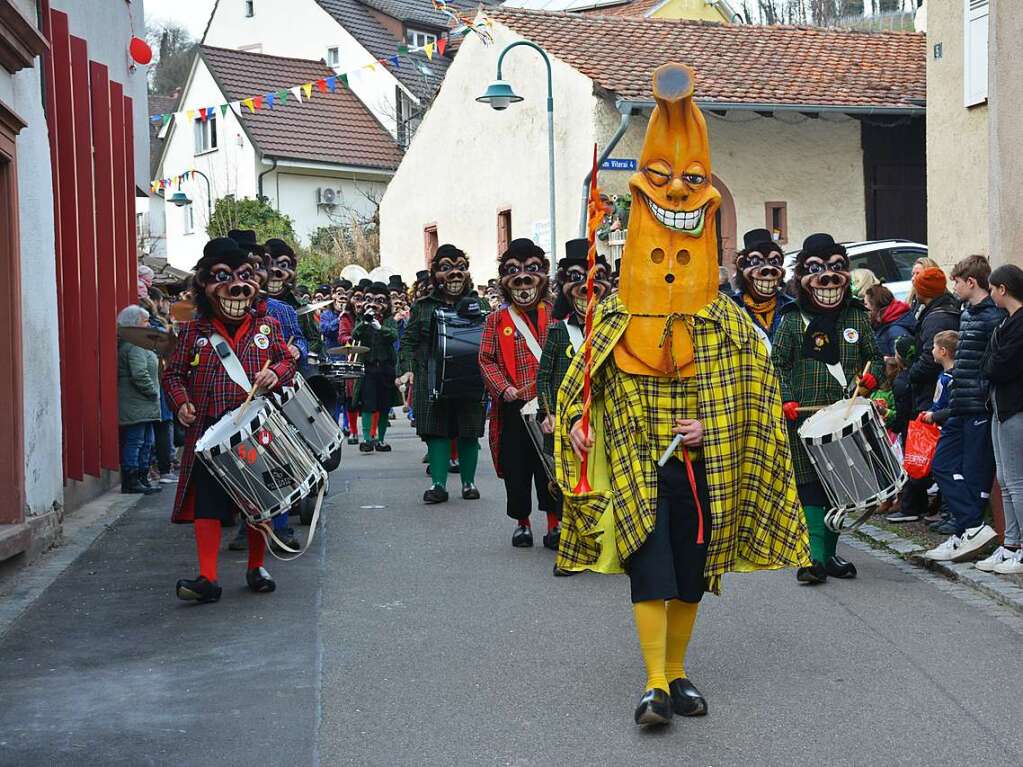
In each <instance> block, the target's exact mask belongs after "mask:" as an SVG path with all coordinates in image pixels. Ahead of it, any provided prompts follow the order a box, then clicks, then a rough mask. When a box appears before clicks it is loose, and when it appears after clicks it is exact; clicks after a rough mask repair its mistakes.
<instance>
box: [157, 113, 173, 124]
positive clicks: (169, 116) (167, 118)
mask: <svg viewBox="0 0 1023 767" xmlns="http://www.w3.org/2000/svg"><path fill="white" fill-rule="evenodd" d="M160 117H161V118H163V124H164V125H165V126H166V125H167V123H169V122H170V121H171V118H172V117H174V115H172V114H166V115H160Z"/></svg>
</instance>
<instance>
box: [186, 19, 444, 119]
mask: <svg viewBox="0 0 1023 767" xmlns="http://www.w3.org/2000/svg"><path fill="white" fill-rule="evenodd" d="M424 1H425V0H424ZM244 6H245V3H243V2H241V1H240V0H237V1H235V0H224V1H223V2H220V3H217V7H216V10H215V12H214V15H213V19H212V20H211V21H210V25H209V29H208V30H207V32H206V38H205V40H204V42H205V44H206V45H213V46H217V47H220V48H236V49H245V50H256V51H257V52H259V53H266V54H268V55H271V56H291V57H293V58H299V59H312V60H313V61H319V60H320V59H323V60H324V61H326V58H327V49H328V48H338V49H339V52H340V55H341V62H340V65H339V69H338V71H339V72H348V71H350V70H353V69H356V68H358V67H361V66H363V65H364V64H369V63H372V62H374V61H376V58H375V57H374V56H372V55H371V54H370V53H369V51H367V50H366V49H365V48H363V47H362V44H361V43H359V42H358V41H357V40H356V39H355V38H354V37H352V36H351V35H350V34H349V33H348V32H347V30H345V28H344V27H342V26H341V25H340V24H338V23H337V21H335V20H334V17H333V16H331V15H330V14H329V13H327V12H326V11H324V10H323V9H322V8H321V7H320V6H319V5H317V4H316V3H315V2H314V1H313V0H270V2H260V0H257V2H256V4H255V15H254V16H252V17H251V18H246V16H245V8H244ZM253 46H260V47H259V48H254V47H253ZM395 52H397V51H395ZM406 66H408V65H407V64H406ZM397 84H398V81H397V79H396V78H395V77H394V75H392V74H391V73H390V72H388V71H387V70H386V69H385V68H384V67H382V66H378V67H376V69H375V71H373V72H370V71H368V70H366V71H360V72H359V73H358V74H356V75H354V76H352V77H350V78H349V85H350V86H351V89H352V90H353V91H354V92H355V95H357V96H358V97H359V98H360V99H361V100H362V103H364V104H365V105H366V106H367V107H368V108H369V109H370V111H372V112H373V114H375V115H376V117H377V119H378V120H380V122H382V123H383V124H384V127H386V128H387V130H389V131H390V132H391V135H392V136H393V135H396V131H397V128H396V120H395V116H396V115H395V90H394V89H395V86H396V85H397ZM293 85H299V83H280V87H282V88H284V87H291V86H293Z"/></svg>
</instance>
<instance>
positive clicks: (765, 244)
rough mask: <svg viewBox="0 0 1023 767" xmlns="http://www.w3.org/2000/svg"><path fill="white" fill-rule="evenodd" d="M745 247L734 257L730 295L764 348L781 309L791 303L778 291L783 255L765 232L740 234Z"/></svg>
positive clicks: (772, 332)
mask: <svg viewBox="0 0 1023 767" xmlns="http://www.w3.org/2000/svg"><path fill="white" fill-rule="evenodd" d="M742 239H743V244H744V245H745V247H744V248H743V249H742V250H740V251H739V252H738V253H736V254H735V282H736V285H737V286H738V288H739V289H738V290H737V291H736V292H735V294H734V298H735V301H736V303H738V304H739V306H741V307H743V308H744V309H745V310H746V312H747V314H749V316H750V318H751V319H752V320H753V325H754V327H756V328H758V329H759V330H760V331H762V332H763V335H764V336H765V337H766V339H767V343H768V347H767V348H768V349H770V348H771V346H770V345H771V340H772V339H773V338H774V333H775V331H776V330H777V329H778V324H779V323H780V322H781V317H782V311H781V310H782V309H784V307H786V306H788V305H789V304H791V303H792V302H793V299H791V298H789V297H788V296H787V295H785V294H784V293H783V292H782V290H781V287H782V284H781V283H782V278H783V277H784V276H785V269H784V266H785V253H784V251H783V250H782V249H781V246H780V245H779V244H778V243H777V242H775V241H774V239H773V238H772V237H771V233H770V232H769V231H767V230H766V229H752V230H750V231H748V232H746V234H744V235H743V238H742Z"/></svg>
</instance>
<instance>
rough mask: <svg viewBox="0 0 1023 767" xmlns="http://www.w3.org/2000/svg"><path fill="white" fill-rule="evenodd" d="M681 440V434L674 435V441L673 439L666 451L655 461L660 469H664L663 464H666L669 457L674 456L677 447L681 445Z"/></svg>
mask: <svg viewBox="0 0 1023 767" xmlns="http://www.w3.org/2000/svg"><path fill="white" fill-rule="evenodd" d="M682 439H683V435H682V434H676V435H675V439H673V440H672V441H671V444H670V445H668V449H667V450H665V451H664V453H663V454H662V455H661V457H660V458H659V459H658V460H657V465H658V466H660V467H661V468H662V469H663V468H664V464H666V463H667V462H668V461H669V460H670V459H671V456H673V455H674V454H675V451H676V450H678V446H679V445H681V444H682Z"/></svg>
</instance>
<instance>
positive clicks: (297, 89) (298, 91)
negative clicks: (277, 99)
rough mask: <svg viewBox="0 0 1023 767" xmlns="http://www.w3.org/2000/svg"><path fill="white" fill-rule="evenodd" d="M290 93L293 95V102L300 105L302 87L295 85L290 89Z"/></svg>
mask: <svg viewBox="0 0 1023 767" xmlns="http://www.w3.org/2000/svg"><path fill="white" fill-rule="evenodd" d="M291 92H292V93H294V94H295V101H297V102H299V103H300V104H301V103H302V86H301V85H296V86H295V87H294V88H292V89H291Z"/></svg>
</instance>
